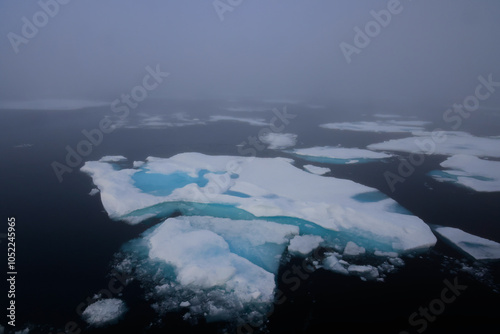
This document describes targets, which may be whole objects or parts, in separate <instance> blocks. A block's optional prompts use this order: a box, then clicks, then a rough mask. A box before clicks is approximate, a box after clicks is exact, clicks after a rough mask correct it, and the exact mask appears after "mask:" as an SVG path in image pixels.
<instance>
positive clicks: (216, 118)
mask: <svg viewBox="0 0 500 334" xmlns="http://www.w3.org/2000/svg"><path fill="white" fill-rule="evenodd" d="M209 121H210V122H220V121H228V122H240V123H247V124H250V125H253V126H269V122H267V121H266V120H265V119H263V118H247V117H234V116H224V115H212V116H210V119H209Z"/></svg>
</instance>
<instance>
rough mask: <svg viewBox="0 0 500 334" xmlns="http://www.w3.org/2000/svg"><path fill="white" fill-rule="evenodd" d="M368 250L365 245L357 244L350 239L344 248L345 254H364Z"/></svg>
mask: <svg viewBox="0 0 500 334" xmlns="http://www.w3.org/2000/svg"><path fill="white" fill-rule="evenodd" d="M365 252H366V250H365V249H364V248H363V247H360V246H358V245H356V244H355V243H354V242H352V241H349V242H348V243H347V245H346V246H345V248H344V253H343V254H344V255H346V256H358V255H360V254H364V253H365Z"/></svg>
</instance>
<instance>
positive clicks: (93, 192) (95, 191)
mask: <svg viewBox="0 0 500 334" xmlns="http://www.w3.org/2000/svg"><path fill="white" fill-rule="evenodd" d="M98 193H99V189H97V188H92V189H91V190H90V192H89V195H90V196H94V195H96V194H98Z"/></svg>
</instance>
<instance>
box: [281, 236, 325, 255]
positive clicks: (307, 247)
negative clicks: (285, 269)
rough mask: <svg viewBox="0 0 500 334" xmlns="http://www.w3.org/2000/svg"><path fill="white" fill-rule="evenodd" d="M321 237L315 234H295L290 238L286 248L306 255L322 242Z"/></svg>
mask: <svg viewBox="0 0 500 334" xmlns="http://www.w3.org/2000/svg"><path fill="white" fill-rule="evenodd" d="M323 241H324V240H323V238H321V237H320V236H317V235H297V236H295V237H294V238H293V239H292V240H290V245H289V246H288V250H289V251H290V252H292V253H296V254H297V253H298V254H300V255H307V254H309V253H311V252H312V251H313V250H315V249H316V248H318V246H319V245H320V244H321V243H322V242H323Z"/></svg>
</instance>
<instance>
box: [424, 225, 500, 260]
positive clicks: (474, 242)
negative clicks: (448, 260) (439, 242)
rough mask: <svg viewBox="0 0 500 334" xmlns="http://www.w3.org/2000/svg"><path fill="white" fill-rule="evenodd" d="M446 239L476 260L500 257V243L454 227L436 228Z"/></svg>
mask: <svg viewBox="0 0 500 334" xmlns="http://www.w3.org/2000/svg"><path fill="white" fill-rule="evenodd" d="M434 230H435V231H436V233H437V234H439V235H440V236H441V237H443V239H444V241H446V242H448V243H450V244H452V245H453V246H455V247H456V248H458V250H460V251H462V252H463V253H465V254H468V255H469V256H471V257H473V258H474V259H476V260H498V259H500V243H498V242H495V241H492V240H488V239H484V238H481V237H478V236H475V235H473V234H469V233H467V232H464V231H462V230H460V229H458V228H453V227H437V228H435V229H434Z"/></svg>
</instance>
